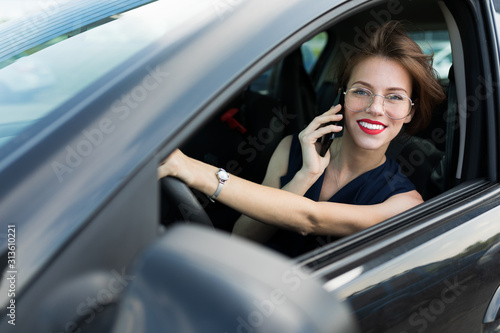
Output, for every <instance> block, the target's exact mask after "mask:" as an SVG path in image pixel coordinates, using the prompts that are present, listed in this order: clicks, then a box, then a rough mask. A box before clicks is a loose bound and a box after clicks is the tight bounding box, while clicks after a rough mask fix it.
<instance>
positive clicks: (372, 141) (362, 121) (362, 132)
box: [344, 57, 414, 150]
mask: <svg viewBox="0 0 500 333" xmlns="http://www.w3.org/2000/svg"><path fill="white" fill-rule="evenodd" d="M353 87H354V88H364V89H368V90H370V91H371V92H372V93H373V94H376V95H382V96H386V95H388V94H399V95H405V96H408V97H410V96H411V93H412V91H411V88H412V80H411V76H410V74H409V73H408V71H406V69H404V67H402V66H401V65H400V64H399V63H398V62H396V61H394V60H391V59H387V58H383V57H369V58H366V59H364V60H362V61H361V62H360V63H359V64H357V65H356V66H355V67H354V68H353V71H352V73H351V76H350V78H349V82H348V84H347V89H350V88H353ZM387 103H388V102H386V104H387ZM383 104H384V98H383V97H381V96H375V97H374V99H373V103H372V105H371V106H370V107H369V108H367V109H366V110H364V111H361V112H352V111H349V109H347V108H345V107H344V109H345V110H344V114H345V127H346V131H347V133H348V135H349V136H350V138H351V139H352V140H353V141H354V143H355V144H356V145H357V146H359V147H360V148H363V149H368V150H376V149H380V148H382V149H387V147H388V146H389V143H390V142H391V140H392V139H394V138H395V137H396V135H398V133H399V132H400V131H401V127H402V126H403V124H405V123H408V122H410V120H411V117H412V115H413V112H414V107H412V110H411V113H410V115H408V116H407V117H406V118H403V119H399V120H395V119H391V118H389V117H388V116H387V115H386V114H385V113H384V106H383Z"/></svg>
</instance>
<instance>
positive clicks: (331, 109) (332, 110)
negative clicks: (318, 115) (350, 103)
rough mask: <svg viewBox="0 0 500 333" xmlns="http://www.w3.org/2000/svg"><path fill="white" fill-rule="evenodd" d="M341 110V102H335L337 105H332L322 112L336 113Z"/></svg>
mask: <svg viewBox="0 0 500 333" xmlns="http://www.w3.org/2000/svg"><path fill="white" fill-rule="evenodd" d="M341 110H342V105H341V104H337V105H333V106H332V107H331V108H330V109H329V110H328V111H326V112H325V113H323V114H324V115H327V114H336V113H338V112H340V111H341Z"/></svg>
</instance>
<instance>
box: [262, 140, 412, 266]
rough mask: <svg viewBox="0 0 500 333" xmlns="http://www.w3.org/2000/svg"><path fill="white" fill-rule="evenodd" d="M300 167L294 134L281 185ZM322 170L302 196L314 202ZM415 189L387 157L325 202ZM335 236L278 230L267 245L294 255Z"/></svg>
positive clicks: (359, 200)
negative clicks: (286, 170) (382, 162)
mask: <svg viewBox="0 0 500 333" xmlns="http://www.w3.org/2000/svg"><path fill="white" fill-rule="evenodd" d="M301 167H302V149H301V147H300V142H299V139H298V136H297V135H294V137H293V140H292V145H291V147H290V156H289V162H288V172H287V174H286V175H285V176H283V177H281V186H282V187H283V186H285V185H286V184H287V183H288V182H290V181H291V180H292V178H293V177H294V175H295V174H296V173H297V171H299V170H300V168H301ZM323 179H324V173H323V174H322V175H321V177H319V179H318V180H317V181H316V183H314V184H313V185H312V186H311V188H309V190H308V191H307V192H306V194H305V195H304V196H305V197H306V198H309V199H312V200H315V201H318V199H319V195H320V192H321V187H322V185H323ZM412 190H415V186H414V185H413V183H412V182H411V181H410V180H409V179H408V178H407V177H406V176H405V175H403V174H402V173H401V169H400V167H399V165H398V164H397V163H396V162H395V161H394V160H392V159H390V158H389V157H387V158H386V161H385V162H384V164H382V165H380V166H378V167H376V168H375V169H372V170H370V171H367V172H365V173H364V174H362V175H360V176H359V177H357V178H356V179H354V180H352V181H351V182H349V183H348V184H347V185H345V186H344V187H342V188H341V189H340V190H339V191H338V192H337V193H335V194H334V195H333V196H332V197H331V198H330V199H329V200H328V201H330V202H338V203H345V204H355V205H374V204H378V203H381V202H384V201H385V200H387V199H388V198H389V197H391V196H393V195H395V194H399V193H404V192H409V191H412ZM335 239H336V238H334V237H333V238H332V237H325V236H317V235H308V236H302V235H300V234H298V233H296V232H293V231H288V230H282V229H280V230H278V232H276V234H275V235H274V236H273V237H272V238H271V240H270V241H269V243H268V244H267V245H268V246H270V247H272V248H274V249H275V250H277V251H279V252H282V253H284V254H286V255H288V256H291V257H294V256H297V255H300V254H303V253H305V252H308V251H310V250H313V249H315V248H317V247H320V246H322V245H324V244H326V243H328V242H331V241H332V240H335Z"/></svg>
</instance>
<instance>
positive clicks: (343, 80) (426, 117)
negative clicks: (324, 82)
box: [337, 21, 446, 134]
mask: <svg viewBox="0 0 500 333" xmlns="http://www.w3.org/2000/svg"><path fill="white" fill-rule="evenodd" d="M350 50H351V52H350V55H349V56H345V57H344V58H343V59H342V60H341V61H340V64H339V68H338V71H337V73H338V74H337V82H338V84H339V86H340V87H343V88H347V87H346V86H347V83H348V81H349V79H350V75H351V73H352V71H353V69H354V67H355V66H356V65H358V64H359V63H360V62H361V61H363V60H365V59H367V58H369V57H383V58H388V59H391V60H394V61H396V62H398V63H399V64H401V65H402V66H403V67H404V68H405V69H406V70H407V71H408V73H409V74H410V76H411V78H412V96H410V98H411V99H412V101H413V103H414V104H415V106H414V108H415V112H414V115H413V118H412V120H411V121H410V122H409V123H408V124H406V125H405V132H406V133H408V134H415V133H417V132H418V131H420V130H422V129H424V128H425V127H427V125H429V122H430V121H431V118H432V112H433V110H434V108H435V106H436V105H437V104H439V103H441V102H442V101H443V100H444V99H445V98H446V96H445V94H444V92H443V89H442V88H441V84H440V83H439V80H438V78H437V73H436V71H435V70H434V68H433V67H432V55H427V54H425V53H424V52H423V51H422V49H421V48H420V46H419V45H418V44H417V43H416V42H415V41H414V40H413V39H411V38H410V37H409V36H408V35H407V33H406V30H405V29H404V28H403V25H402V24H401V23H400V22H399V21H389V22H387V23H385V24H383V25H382V26H380V27H379V28H378V29H376V30H375V31H374V32H373V34H372V35H371V36H370V38H368V39H367V40H366V44H364V45H363V46H362V47H356V46H355V45H354V46H351V47H350Z"/></svg>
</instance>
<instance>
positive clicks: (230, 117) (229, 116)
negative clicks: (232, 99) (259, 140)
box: [220, 108, 247, 134]
mask: <svg viewBox="0 0 500 333" xmlns="http://www.w3.org/2000/svg"><path fill="white" fill-rule="evenodd" d="M238 111H239V109H237V108H232V109H229V110H228V111H227V112H226V113H224V114H223V115H222V116H221V117H220V120H221V121H222V122H224V123H227V124H228V126H229V128H231V129H236V130H237V131H238V132H240V133H241V134H244V133H246V132H247V129H246V128H245V127H244V126H243V125H242V124H240V123H239V122H238V120H236V119H234V115H235V114H237V113H238Z"/></svg>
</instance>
